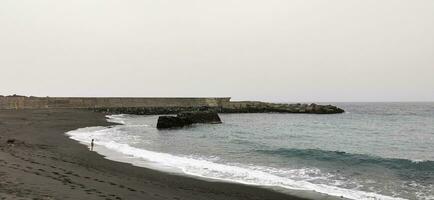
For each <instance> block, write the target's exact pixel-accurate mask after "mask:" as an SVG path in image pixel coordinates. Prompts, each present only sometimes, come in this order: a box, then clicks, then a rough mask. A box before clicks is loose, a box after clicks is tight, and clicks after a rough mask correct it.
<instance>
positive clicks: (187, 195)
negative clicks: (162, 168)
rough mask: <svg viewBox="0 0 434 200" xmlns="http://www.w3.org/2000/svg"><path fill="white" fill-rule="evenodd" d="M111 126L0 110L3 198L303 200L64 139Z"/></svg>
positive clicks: (95, 117)
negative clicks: (133, 161)
mask: <svg viewBox="0 0 434 200" xmlns="http://www.w3.org/2000/svg"><path fill="white" fill-rule="evenodd" d="M109 125H111V124H110V123H108V122H107V121H106V119H105V117H104V115H103V114H101V113H95V112H91V111H86V110H74V109H46V110H0V199H189V200H194V199H204V200H205V199H222V200H223V199H224V200H228V199H294V200H297V199H302V198H298V197H294V196H290V195H287V194H284V193H279V192H275V191H272V190H268V189H263V188H258V187H252V186H247V185H241V184H231V183H222V182H210V181H204V180H198V179H194V178H189V177H183V176H178V175H173V174H168V173H162V172H158V171H155V170H150V169H146V168H140V167H135V166H133V165H130V164H126V163H120V162H115V161H111V160H107V159H105V158H104V157H103V156H101V155H99V154H97V153H95V152H91V151H89V150H88V148H87V147H86V146H84V145H82V144H79V143H77V142H76V141H74V140H71V139H69V138H68V137H67V136H66V135H65V134H64V133H65V132H67V131H70V130H74V129H77V128H81V127H89V126H109ZM12 138H13V139H15V141H14V142H13V144H12V143H9V144H8V142H7V141H8V140H9V139H12Z"/></svg>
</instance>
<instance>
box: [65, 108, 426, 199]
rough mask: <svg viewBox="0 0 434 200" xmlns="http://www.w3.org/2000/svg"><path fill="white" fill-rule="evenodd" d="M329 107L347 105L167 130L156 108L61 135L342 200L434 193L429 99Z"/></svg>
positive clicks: (131, 157) (201, 171)
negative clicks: (161, 127)
mask: <svg viewBox="0 0 434 200" xmlns="http://www.w3.org/2000/svg"><path fill="white" fill-rule="evenodd" d="M336 105H338V106H339V107H342V108H343V109H345V110H346V113H344V114H334V115H315V114H277V113H270V114H220V117H221V118H222V121H223V123H222V124H196V125H193V126H191V127H185V128H180V129H171V130H157V129H156V122H157V119H158V116H135V115H111V116H107V117H108V120H109V121H112V122H117V123H120V124H121V125H115V126H111V127H88V128H82V129H78V130H75V131H71V132H68V133H67V134H68V135H70V137H71V138H72V139H75V140H78V141H80V142H83V143H88V142H89V141H90V140H91V139H95V144H96V145H98V146H100V147H104V148H106V149H109V150H112V151H113V152H116V153H117V154H120V155H124V156H125V158H128V159H127V160H128V162H132V163H134V164H136V165H139V166H144V167H151V168H154V169H161V170H169V171H170V170H171V171H173V172H177V173H182V174H185V175H190V176H197V177H202V178H209V179H215V180H222V181H231V182H238V183H243V184H251V185H257V186H267V187H274V188H279V189H281V190H285V189H288V190H306V191H316V192H319V193H323V194H329V195H335V196H339V197H340V196H343V197H346V198H350V199H434V103H337V104H336ZM96 151H98V147H97V148H96ZM108 156H109V155H108ZM109 157H110V156H109Z"/></svg>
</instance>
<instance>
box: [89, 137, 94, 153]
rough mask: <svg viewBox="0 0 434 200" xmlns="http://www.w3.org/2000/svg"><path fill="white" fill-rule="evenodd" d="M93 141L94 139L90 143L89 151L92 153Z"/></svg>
mask: <svg viewBox="0 0 434 200" xmlns="http://www.w3.org/2000/svg"><path fill="white" fill-rule="evenodd" d="M93 140H94V139H92V142H90V150H91V151H93Z"/></svg>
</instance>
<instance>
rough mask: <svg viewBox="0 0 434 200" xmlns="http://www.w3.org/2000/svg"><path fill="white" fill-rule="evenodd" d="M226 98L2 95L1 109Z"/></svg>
mask: <svg viewBox="0 0 434 200" xmlns="http://www.w3.org/2000/svg"><path fill="white" fill-rule="evenodd" d="M229 101H230V97H224V98H161V97H148V98H128V97H120V98H117V97H21V96H19V97H14V96H0V109H43V108H134V107H140V108H155V107H168V108H170V107H178V108H182V107H221V106H222V105H223V104H227V103H229Z"/></svg>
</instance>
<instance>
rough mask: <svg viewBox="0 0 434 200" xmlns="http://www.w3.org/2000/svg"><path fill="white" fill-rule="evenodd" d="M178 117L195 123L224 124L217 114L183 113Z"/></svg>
mask: <svg viewBox="0 0 434 200" xmlns="http://www.w3.org/2000/svg"><path fill="white" fill-rule="evenodd" d="M177 116H178V117H179V118H183V119H187V120H190V121H192V122H193V123H210V124H220V123H222V121H221V120H220V117H219V115H218V114H217V112H182V113H179V114H178V115H177Z"/></svg>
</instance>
